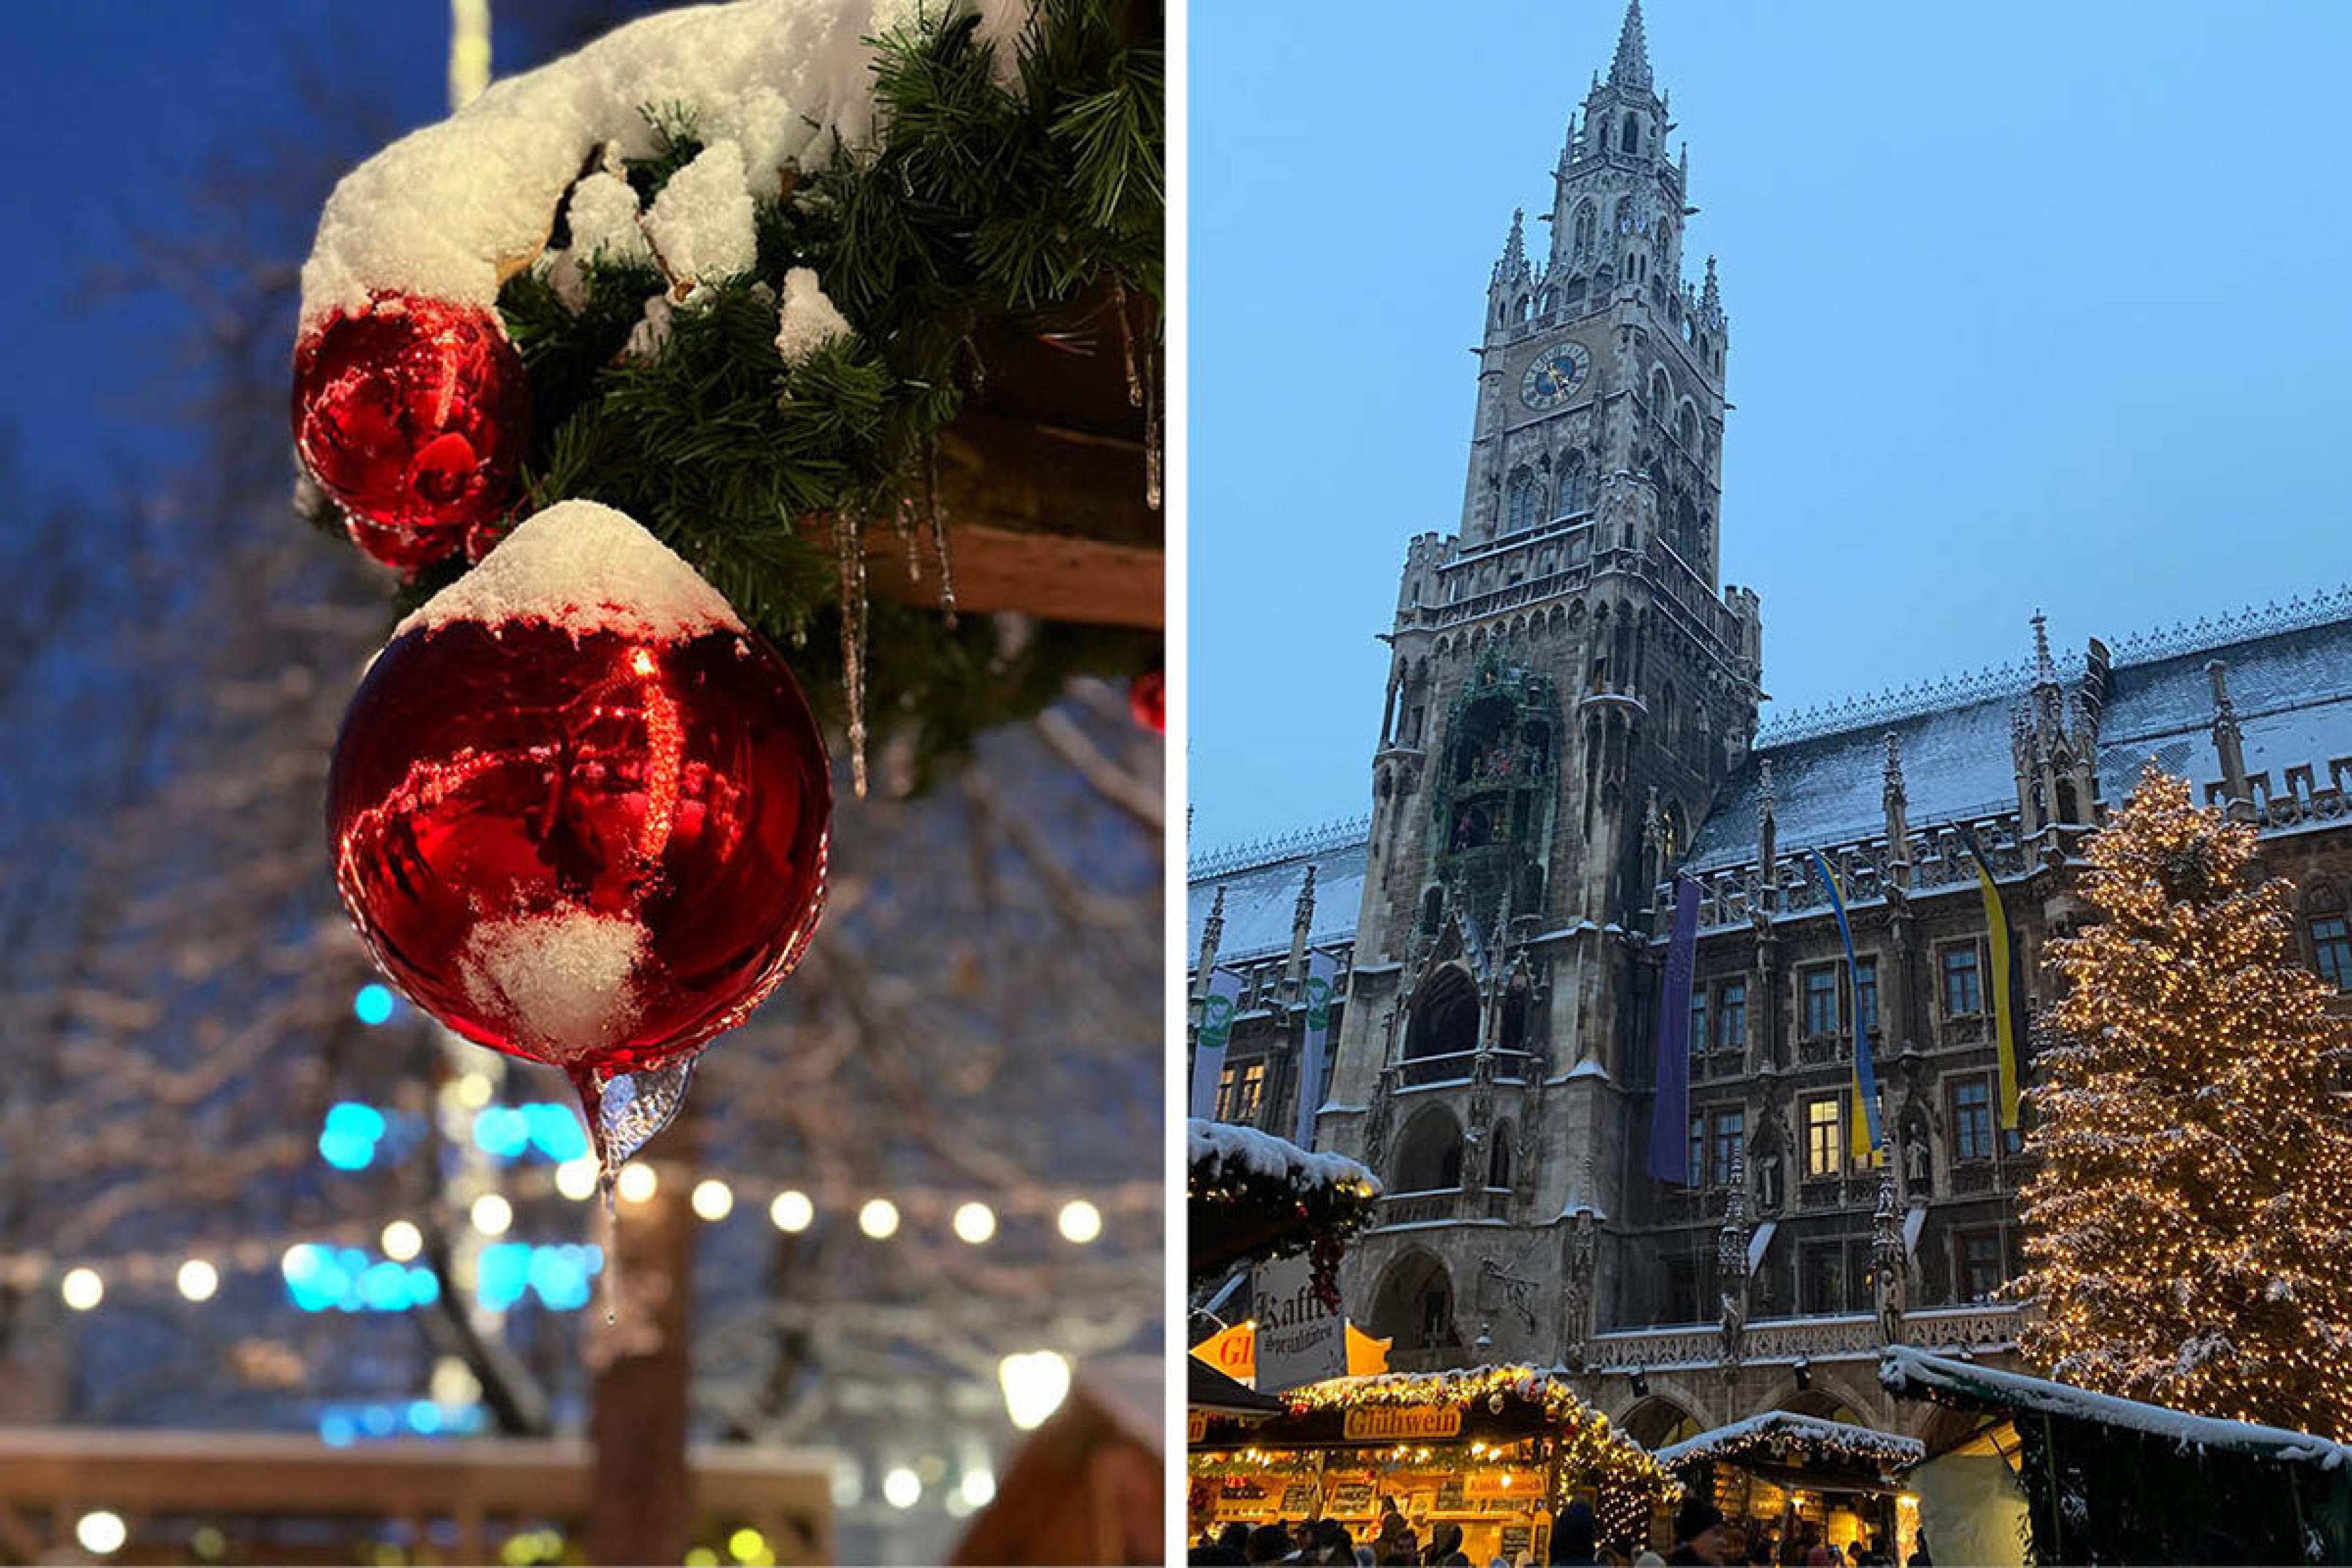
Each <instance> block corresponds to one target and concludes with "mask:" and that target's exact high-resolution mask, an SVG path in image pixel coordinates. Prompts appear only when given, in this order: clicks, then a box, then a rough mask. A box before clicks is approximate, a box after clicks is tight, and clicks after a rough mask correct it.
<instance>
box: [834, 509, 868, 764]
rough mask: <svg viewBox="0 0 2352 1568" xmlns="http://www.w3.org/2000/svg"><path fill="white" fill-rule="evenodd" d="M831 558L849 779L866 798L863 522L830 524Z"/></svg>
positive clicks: (846, 517)
mask: <svg viewBox="0 0 2352 1568" xmlns="http://www.w3.org/2000/svg"><path fill="white" fill-rule="evenodd" d="M833 540H834V557H835V563H836V564H837V565H838V566H839V568H840V575H841V689H842V695H843V696H844V698H845V699H846V700H847V702H848V706H849V779H850V784H851V787H853V788H854V789H855V790H856V792H857V798H858V799H860V800H864V799H865V798H866V520H865V518H864V517H862V516H853V515H848V514H844V515H842V516H840V517H837V518H835V520H834V524H833Z"/></svg>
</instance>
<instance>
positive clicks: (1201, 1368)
mask: <svg viewBox="0 0 2352 1568" xmlns="http://www.w3.org/2000/svg"><path fill="white" fill-rule="evenodd" d="M1184 1360H1185V1362H1186V1363H1187V1368H1188V1370H1187V1371H1186V1373H1185V1376H1186V1378H1187V1379H1189V1380H1190V1381H1189V1382H1188V1383H1187V1384H1186V1385H1185V1391H1184V1404H1185V1407H1186V1408H1187V1409H1192V1410H1202V1411H1206V1412H1207V1413H1208V1414H1210V1415H1234V1416H1242V1417H1248V1416H1252V1415H1280V1414H1281V1413H1282V1412H1283V1411H1285V1410H1287V1409H1289V1408H1290V1407H1289V1406H1288V1405H1285V1404H1284V1403H1283V1402H1282V1401H1281V1400H1279V1399H1276V1397H1275V1396H1274V1395H1272V1394H1260V1393H1259V1392H1258V1391H1257V1390H1255V1389H1254V1388H1252V1387H1250V1386H1249V1385H1248V1384H1242V1383H1236V1382H1234V1380H1233V1379H1232V1378H1230V1377H1227V1376H1226V1375H1225V1374H1224V1373H1222V1372H1219V1371H1218V1370H1217V1369H1216V1368H1215V1367H1213V1366H1211V1365H1210V1364H1209V1363H1207V1362H1204V1361H1202V1359H1201V1358H1200V1357H1199V1356H1190V1355H1188V1356H1186V1357H1185V1358H1184Z"/></svg>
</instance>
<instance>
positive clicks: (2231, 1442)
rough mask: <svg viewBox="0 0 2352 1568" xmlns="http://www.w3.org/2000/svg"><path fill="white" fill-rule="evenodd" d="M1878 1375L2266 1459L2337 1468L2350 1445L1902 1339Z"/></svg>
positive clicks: (1902, 1386)
mask: <svg viewBox="0 0 2352 1568" xmlns="http://www.w3.org/2000/svg"><path fill="white" fill-rule="evenodd" d="M1878 1381H1879V1382H1880V1383H1881V1384H1884V1385H1885V1387H1887V1388H1888V1389H1890V1390H1892V1391H1893V1392H1895V1393H1896V1394H1906V1393H1912V1392H1916V1391H1920V1390H1926V1391H1940V1392H1943V1393H1947V1394H1958V1395H1960V1396H1961V1397H1962V1398H1964V1399H1966V1400H1968V1401H1969V1403H1971V1404H1974V1405H1979V1406H1984V1405H1993V1406H2000V1407H2005V1408H2008V1409H2012V1410H2034V1411H2040V1412H2042V1413H2043V1414H2046V1415H2057V1416H2063V1417H2065V1418H2067V1419H2070V1420H2075V1421H2089V1422H2095V1423H2097V1424H2098V1425H2101V1426H2122V1427H2126V1428H2128V1429H2130V1430H2132V1431H2136V1432H2147V1433H2152V1434H2154V1435H2155V1436H2160V1437H2170V1438H2172V1439H2174V1440H2175V1441H2176V1442H2178V1443H2179V1444H2180V1445H2181V1446H2182V1447H2187V1446H2188V1445H2189V1444H2192V1443H2196V1444H2204V1445H2207V1446H2209V1447H2220V1448H2228V1449H2231V1450H2233V1451H2236V1452H2240V1453H2250V1454H2266V1455H2268V1456H2270V1457H2271V1458H2275V1459H2282V1460H2294V1461H2295V1462H2297V1463H2301V1464H2308V1465H2316V1466H2318V1467H2319V1468H2322V1469H2330V1470H2332V1469H2336V1468H2339V1467H2340V1466H2342V1465H2343V1464H2344V1463H2345V1461H2346V1460H2347V1458H2352V1448H2347V1447H2344V1446H2342V1445H2341V1444H2337V1443H2333V1442H2330V1441H2329V1440H2328V1439H2326V1438H2325V1437H2319V1436H2313V1435H2312V1434H2310V1433H2308V1432H2290V1431H2288V1430H2286V1429H2285V1428H2284V1427H2282V1426H2255V1425H2254V1424H2252V1422H2247V1421H2225V1420H2222V1419H2221V1418H2219V1417H2217V1416H2211V1415H2189V1414H2188V1413H2187V1412H2185V1411H2180V1410H2168V1409H2167V1408H2165V1407H2164V1406H2163V1405H2144V1404H2141V1403H2140V1402H2139V1401H2137V1400H2133V1399H2120V1398H2117V1397H2116V1396H2115V1395H2114V1394H2094V1393H2092V1392H2091V1391H2090V1390H2088V1389H2084V1388H2075V1387H2073V1386H2071V1385H2070V1384H2063V1383H2052V1382H2050V1381H2048V1380H2047V1379H2044V1378H2039V1377H2028V1376H2026V1375H2025V1374H2024V1373H2015V1372H1999V1371H1995V1370H1994V1369H1992V1368H1990V1367H1985V1366H1979V1365H1976V1364H1975V1363H1968V1362H1958V1361H1952V1360H1948V1359H1947V1358H1945V1357H1943V1356H1935V1355H1929V1354H1927V1352H1925V1351H1920V1350H1914V1349H1913V1348H1912V1347H1910V1346H1908V1345H1890V1346H1889V1347H1887V1349H1886V1352H1885V1355H1884V1356H1883V1358H1882V1359H1881V1360H1880V1362H1879V1363H1878Z"/></svg>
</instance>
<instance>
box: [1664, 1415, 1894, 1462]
mask: <svg viewBox="0 0 2352 1568" xmlns="http://www.w3.org/2000/svg"><path fill="white" fill-rule="evenodd" d="M1784 1443H1786V1444H1793V1445H1794V1446H1797V1447H1811V1448H1821V1447H1831V1446H1835V1447H1841V1448H1843V1449H1845V1450H1847V1451H1848V1452H1858V1453H1860V1454H1862V1455H1864V1456H1866V1457H1868V1458H1873V1459H1875V1460H1877V1461H1878V1462H1879V1463H1881V1464H1884V1465H1889V1466H1898V1467H1899V1466H1906V1465H1916V1464H1917V1463H1918V1462H1919V1461H1920V1460H1922V1459H1924V1458H1927V1445H1926V1444H1924V1443H1922V1442H1920V1441H1919V1439H1918V1438H1916V1437H1905V1436H1899V1435H1897V1434H1895V1433H1893V1432H1881V1431H1878V1430H1876V1429H1875V1428H1874V1427H1869V1426H1853V1425H1852V1424H1850V1423H1848V1422H1844V1421H1829V1420H1824V1419H1823V1418H1822V1417H1821V1416H1818V1415H1799V1414H1798V1413H1797V1412H1796V1411H1793V1410H1767V1411H1763V1412H1761V1413H1760V1414H1759V1415H1750V1416H1748V1418H1747V1419H1745V1420H1742V1421H1734V1422H1732V1423H1731V1424H1730V1425H1729V1426H1717V1427H1716V1428H1715V1429H1714V1430H1712V1431H1708V1432H1702V1433H1700V1434H1699V1435H1698V1436H1696V1437H1686V1438H1685V1439H1684V1440H1683V1441H1681V1442H1679V1443H1673V1444H1669V1445H1667V1446H1666V1447H1663V1448H1660V1449H1659V1450H1658V1451H1657V1453H1658V1463H1660V1464H1662V1465H1664V1466H1665V1467H1666V1468H1669V1469H1672V1468H1675V1467H1676V1466H1678V1465H1684V1464H1687V1463H1689V1462H1690V1461H1691V1460H1693V1459H1714V1458H1726V1459H1736V1458H1740V1457H1742V1456H1744V1455H1747V1454H1750V1453H1753V1452H1755V1451H1756V1450H1757V1449H1759V1448H1764V1449H1772V1448H1775V1447H1778V1446H1779V1445H1781V1444H1784Z"/></svg>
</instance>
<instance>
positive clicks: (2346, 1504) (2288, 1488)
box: [1878, 1345, 2352, 1563]
mask: <svg viewBox="0 0 2352 1568" xmlns="http://www.w3.org/2000/svg"><path fill="white" fill-rule="evenodd" d="M1878 1378H1879V1382H1880V1383H1881V1384H1885V1387H1886V1388H1887V1389H1888V1391H1889V1392H1891V1393H1893V1394H1895V1396H1896V1397H1898V1398H1903V1399H1921V1400H1930V1401H1933V1402H1934V1403H1935V1404H1937V1405H1942V1406H1944V1407H1945V1408H1947V1409H1948V1410H1952V1411H1955V1412H1959V1413H1962V1414H1963V1415H1966V1416H1970V1417H1974V1418H1975V1419H1973V1420H1966V1421H1962V1422H1958V1423H1955V1426H1958V1428H1959V1430H1958V1432H1956V1434H1955V1436H1953V1438H1952V1439H1951V1440H1950V1441H1948V1442H1939V1443H1938V1444H1937V1451H1936V1453H1935V1455H1934V1457H1933V1458H1929V1459H1928V1460H1927V1462H1926V1463H1925V1464H1923V1465H1921V1466H1920V1467H1919V1468H1917V1469H1916V1471H1914V1472H1913V1475H1912V1478H1911V1484H1912V1486H1913V1487H1914V1489H1916V1491H1917V1493H1918V1494H1919V1499H1920V1515H1921V1517H1920V1524H1921V1527H1922V1528H1923V1529H1924V1530H1925V1531H1926V1532H1927V1541H1928V1545H1929V1548H1930V1550H1931V1551H1932V1552H1933V1553H1934V1555H1935V1556H1936V1558H1937V1560H1938V1561H1939V1562H1960V1561H1966V1562H1973V1563H2023V1562H2025V1561H2027V1560H2028V1554H2029V1552H2030V1553H2031V1558H2032V1561H2036V1562H2042V1563H2162V1562H2182V1561H2189V1562H2197V1563H2352V1448H2347V1447H2345V1446H2344V1445H2342V1444H2339V1443H2335V1442H2331V1441H2329V1440H2328V1439H2327V1438H2325V1437H2318V1436H2312V1435H2311V1434H2309V1433H2307V1432H2290V1431H2286V1430H2284V1429H2283V1428H2280V1427H2275V1426H2254V1425H2252V1424H2251V1423H2248V1422H2243V1421H2224V1420H2219V1419H2216V1418H2214V1417H2210V1416H2204V1415H2188V1414H2186V1413H2184V1412H2182V1411H2179V1410H2168V1409H2166V1408H2165V1407H2164V1406H2162V1405H2145V1404H2141V1403H2139V1402H2138V1401H2137V1400H2130V1399H2118V1398H2116V1397H2115V1396H2113V1395H2111V1394H2094V1393H2091V1392H2090V1391H2089V1390H2087V1389H2081V1388H2075V1387H2072V1386H2070V1385H2069V1384H2063V1383H2053V1382H2051V1381H2049V1380H2048V1379H2046V1378H2039V1377H2028V1376H2026V1375H2024V1374H2023V1373H2014V1372H2000V1371H1996V1370H1994V1369H1993V1368H1990V1367H1986V1366H1979V1365H1977V1364H1976V1363H1973V1362H1965V1361H1956V1360H1952V1359H1950V1358H1948V1357H1944V1356H1935V1355H1928V1354H1927V1353H1926V1352H1921V1351H1916V1350H1913V1349H1911V1348H1910V1347H1908V1346H1906V1345H1895V1346H1892V1347H1890V1348H1889V1349H1888V1350H1887V1351H1886V1352H1885V1356H1884V1357H1883V1359H1881V1361H1880V1362H1879V1367H1878ZM2183 1552H2187V1553H2189V1554H2190V1555H2188V1556H2186V1557H2184V1556H2183V1555H2182V1553H2183Z"/></svg>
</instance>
